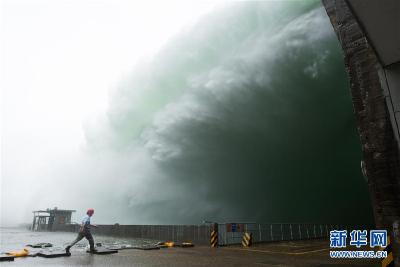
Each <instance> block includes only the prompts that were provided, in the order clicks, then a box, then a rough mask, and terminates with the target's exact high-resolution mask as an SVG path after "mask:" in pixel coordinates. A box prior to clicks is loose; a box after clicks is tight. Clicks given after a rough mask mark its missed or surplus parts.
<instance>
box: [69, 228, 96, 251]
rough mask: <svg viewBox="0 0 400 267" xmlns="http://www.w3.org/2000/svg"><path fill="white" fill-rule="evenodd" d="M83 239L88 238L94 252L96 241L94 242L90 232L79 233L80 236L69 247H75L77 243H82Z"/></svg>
mask: <svg viewBox="0 0 400 267" xmlns="http://www.w3.org/2000/svg"><path fill="white" fill-rule="evenodd" d="M83 238H86V239H87V240H88V241H89V245H90V250H93V249H94V240H93V236H92V234H91V233H90V231H83V232H79V233H78V236H77V237H76V239H75V240H74V241H72V243H71V244H70V245H69V247H72V246H73V245H75V244H76V243H78V242H79V241H81V240H82V239H83Z"/></svg>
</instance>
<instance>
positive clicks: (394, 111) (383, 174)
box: [322, 0, 400, 264]
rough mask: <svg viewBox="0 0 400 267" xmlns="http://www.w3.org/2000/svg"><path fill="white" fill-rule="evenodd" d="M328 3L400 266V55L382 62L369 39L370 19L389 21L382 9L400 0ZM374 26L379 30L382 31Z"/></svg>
mask: <svg viewBox="0 0 400 267" xmlns="http://www.w3.org/2000/svg"><path fill="white" fill-rule="evenodd" d="M322 2H323V4H324V6H325V9H326V11H327V14H328V16H329V18H330V20H331V23H332V26H333V28H334V30H335V32H336V34H337V36H338V39H339V42H340V44H341V46H342V49H343V52H344V62H345V66H346V70H347V73H348V75H349V78H350V90H351V94H352V100H353V106H354V114H355V117H356V121H357V128H358V132H359V135H360V141H361V145H362V151H363V161H364V166H365V169H364V173H365V175H366V178H367V179H368V186H369V190H370V196H371V200H372V207H373V210H374V217H375V223H376V226H377V228H380V229H387V230H388V232H389V233H390V235H391V237H392V240H397V241H396V242H394V243H393V255H394V257H395V259H396V262H397V264H400V236H397V235H398V233H397V234H395V233H396V231H393V225H396V224H397V223H398V222H399V221H400V156H399V154H400V143H399V139H400V138H399V131H400V128H399V122H400V116H399V114H400V113H399V111H400V67H399V62H398V61H397V59H396V56H395V55H397V54H396V53H387V51H381V53H384V54H385V55H389V56H390V57H391V58H386V59H384V60H382V59H383V57H382V55H381V57H379V54H378V52H377V51H379V50H376V49H374V44H373V43H371V42H370V40H371V39H369V38H371V37H373V36H374V35H373V34H372V35H371V33H372V32H371V31H370V32H369V33H370V36H369V37H368V34H367V31H368V28H370V27H369V26H368V25H369V24H368V22H369V21H365V20H378V21H380V22H383V21H385V17H386V16H388V14H390V12H389V13H385V12H381V13H380V12H379V9H378V7H380V6H385V8H389V9H393V10H397V8H398V5H399V1H386V2H385V3H384V4H382V3H381V1H376V0H375V1H373V0H370V1H351V0H348V1H345V0H322ZM349 3H352V6H350V5H349ZM391 3H392V6H390V4H391ZM357 7H362V8H360V9H359V10H356V11H357V12H359V14H368V15H366V16H364V17H357V16H356V15H357V13H355V8H357ZM395 13H396V12H395ZM388 23H389V24H387V25H384V26H383V27H381V28H380V29H379V30H380V31H381V33H386V31H387V29H391V28H393V27H394V28H395V27H397V26H398V25H399V24H398V12H397V13H396V16H394V19H393V21H389V22H388ZM372 25H374V24H373V23H372ZM376 25H378V24H376ZM374 27H375V26H374ZM397 29H398V28H397ZM373 30H374V31H373V32H378V33H379V31H377V29H375V28H374V29H373ZM396 33H398V30H397V31H396ZM398 37H399V35H398V34H395V35H394V36H388V37H387V38H376V39H375V47H378V48H379V47H380V46H378V44H379V42H391V43H396V44H399V45H400V42H397V38H398ZM397 52H398V51H397ZM391 55H394V56H391ZM392 57H393V58H392ZM389 59H392V60H389ZM386 61H388V62H390V64H389V65H388V64H386V63H385V62H386ZM396 62H397V63H396Z"/></svg>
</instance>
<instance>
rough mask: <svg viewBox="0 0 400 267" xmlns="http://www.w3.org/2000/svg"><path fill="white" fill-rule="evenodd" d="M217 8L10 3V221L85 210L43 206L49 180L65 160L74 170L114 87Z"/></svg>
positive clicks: (6, 195)
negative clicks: (40, 212)
mask: <svg viewBox="0 0 400 267" xmlns="http://www.w3.org/2000/svg"><path fill="white" fill-rule="evenodd" d="M217 4H218V2H216V1H213V2H207V1H202V2H192V3H188V2H187V1H168V3H166V2H164V1H157V2H151V1H150V2H149V1H146V2H135V1H119V0H117V1H114V0H113V1H80V0H76V1H63V0H58V1H52V0H38V1H29V0H26V1H23V0H16V1H15V0H9V1H8V0H4V1H1V8H2V9H1V20H2V21H1V23H2V24H1V38H2V42H1V43H2V47H1V49H2V50H1V57H2V60H1V79H2V81H1V88H2V90H1V93H2V104H1V112H2V116H1V137H2V139H1V142H2V143H1V157H2V158H1V179H2V180H1V181H2V185H1V190H2V191H1V194H2V197H1V201H2V213H1V216H2V217H3V216H4V217H7V216H9V215H10V212H11V210H8V209H7V208H6V207H8V206H9V205H10V204H11V203H13V204H12V205H13V206H14V207H13V209H12V211H13V213H14V210H15V206H17V207H18V211H19V213H18V214H19V215H17V216H15V215H14V216H13V217H14V219H17V221H19V222H21V221H23V220H26V219H27V218H29V221H30V216H31V213H30V210H31V209H32V208H35V209H36V208H47V207H52V206H57V205H58V206H60V207H63V208H75V207H73V206H71V205H68V203H66V202H65V201H62V200H57V201H54V203H52V201H45V203H40V204H35V203H34V199H35V196H38V194H40V193H39V191H40V188H41V186H40V183H41V182H43V180H45V179H57V177H50V176H51V175H52V174H51V175H50V173H52V169H53V168H56V167H55V165H59V164H60V162H64V163H65V164H67V165H68V167H70V168H73V165H72V166H71V165H70V164H68V163H67V162H68V161H70V160H71V158H74V157H76V154H77V153H80V150H81V149H82V146H84V145H85V138H84V128H83V126H84V124H85V123H87V121H91V120H95V118H96V116H99V114H101V113H102V112H104V111H105V110H106V108H107V105H108V101H109V98H108V92H109V90H112V89H113V88H115V87H116V85H117V84H118V83H119V82H120V81H121V80H122V79H123V77H124V76H127V75H128V74H129V73H130V71H132V68H133V67H134V66H135V65H136V64H138V63H140V61H141V60H148V59H149V58H151V57H152V56H153V55H154V54H155V53H156V52H157V51H158V50H159V48H160V47H161V46H162V45H163V44H164V43H165V42H166V41H167V40H168V38H170V37H171V36H173V35H174V34H176V33H178V32H179V31H181V30H183V29H184V27H187V26H188V25H190V24H192V23H194V22H195V21H196V19H197V18H198V17H199V16H201V15H202V14H204V13H207V12H209V11H210V10H212V9H213V7H214V6H215V5H217ZM154 5H157V8H154ZM55 175H57V174H55ZM54 187H56V184H55V185H54ZM54 189H55V188H54ZM34 192H35V193H34ZM44 192H47V190H44ZM25 207H26V208H25ZM4 220H5V221H6V222H7V221H8V219H7V218H2V222H4Z"/></svg>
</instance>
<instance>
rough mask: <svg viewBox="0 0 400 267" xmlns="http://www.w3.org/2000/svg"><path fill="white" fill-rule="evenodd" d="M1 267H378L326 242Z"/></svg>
mask: <svg viewBox="0 0 400 267" xmlns="http://www.w3.org/2000/svg"><path fill="white" fill-rule="evenodd" d="M0 265H1V266H321V267H322V266H379V261H378V260H361V259H357V260H354V259H353V260H348V259H347V260H346V259H341V260H338V259H331V258H330V257H329V243H328V241H327V240H309V241H291V242H274V243H267V244H259V245H254V246H252V247H250V248H242V247H241V246H229V247H220V248H210V247H206V246H195V247H193V248H179V247H174V248H162V249H160V250H145V251H144V250H136V249H126V250H120V251H119V253H117V254H112V255H91V254H88V253H85V252H83V251H73V252H72V256H70V257H65V258H53V259H46V258H39V257H28V258H16V259H15V261H14V262H2V263H0Z"/></svg>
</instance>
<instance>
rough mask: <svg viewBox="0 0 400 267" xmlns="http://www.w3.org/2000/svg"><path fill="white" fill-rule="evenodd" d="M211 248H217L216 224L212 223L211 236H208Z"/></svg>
mask: <svg viewBox="0 0 400 267" xmlns="http://www.w3.org/2000/svg"><path fill="white" fill-rule="evenodd" d="M210 238H211V239H210V242H211V247H212V248H216V247H218V224H216V223H214V224H213V226H212V228H211V236H210Z"/></svg>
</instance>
